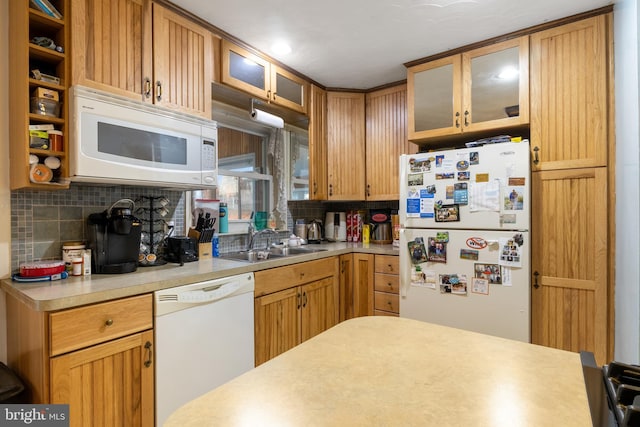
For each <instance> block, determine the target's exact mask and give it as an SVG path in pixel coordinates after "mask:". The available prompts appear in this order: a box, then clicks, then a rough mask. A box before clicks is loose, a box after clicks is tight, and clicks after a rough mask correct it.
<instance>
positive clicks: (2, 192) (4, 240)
mask: <svg viewBox="0 0 640 427" xmlns="http://www.w3.org/2000/svg"><path fill="white" fill-rule="evenodd" d="M9 1H10V0H0V93H1V94H3V95H2V96H1V97H0V141H2V142H0V279H4V278H7V277H9V275H10V273H11V191H10V190H9V144H8V141H9V97H8V93H9V85H8V83H7V82H8V81H9V53H8V52H9V42H8V38H9V29H8V27H9V20H8V15H9ZM6 324H7V320H6V316H5V300H4V293H3V292H0V361H2V362H4V363H6V362H7V328H6V327H5V325H6Z"/></svg>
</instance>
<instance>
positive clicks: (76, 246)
mask: <svg viewBox="0 0 640 427" xmlns="http://www.w3.org/2000/svg"><path fill="white" fill-rule="evenodd" d="M84 249H85V245H84V244H83V243H82V242H67V243H63V244H62V260H63V261H64V263H65V265H66V266H67V271H71V263H72V262H73V259H74V258H82V254H83V253H84Z"/></svg>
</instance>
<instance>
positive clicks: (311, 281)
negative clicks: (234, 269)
mask: <svg viewBox="0 0 640 427" xmlns="http://www.w3.org/2000/svg"><path fill="white" fill-rule="evenodd" d="M255 278H256V299H255V305H254V308H255V347H256V348H255V362H256V366H258V365H260V364H262V363H264V362H266V361H268V360H269V359H272V358H274V357H275V356H277V355H279V354H281V353H284V352H285V351H287V350H289V349H291V348H293V347H295V346H296V345H298V344H300V343H301V342H303V341H306V340H308V339H309V338H311V337H314V336H315V335H318V334H319V333H321V332H323V331H325V330H327V329H329V328H330V327H332V326H334V325H336V324H337V323H338V321H339V312H338V311H339V298H338V289H339V288H338V286H339V270H338V257H330V258H325V259H321V260H316V261H308V262H303V263H299V264H294V265H291V266H286V267H278V268H273V269H269V270H263V271H258V272H256V273H255ZM283 288H284V289H283Z"/></svg>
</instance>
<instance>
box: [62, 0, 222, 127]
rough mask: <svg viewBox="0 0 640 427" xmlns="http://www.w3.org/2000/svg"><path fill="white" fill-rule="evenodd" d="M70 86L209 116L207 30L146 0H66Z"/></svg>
mask: <svg viewBox="0 0 640 427" xmlns="http://www.w3.org/2000/svg"><path fill="white" fill-rule="evenodd" d="M72 9H73V13H72V23H73V26H72V36H71V52H72V84H79V85H83V86H89V87H93V88H96V89H100V90H104V91H108V92H111V93H114V94H116V95H121V96H126V97H129V98H132V99H137V100H142V101H145V102H153V103H155V104H158V105H162V106H165V107H168V108H172V109H176V110H179V111H181V112H185V113H188V114H195V115H199V116H203V117H205V118H211V81H212V79H213V62H212V61H213V60H212V57H213V51H212V37H211V33H210V32H209V31H208V30H206V29H205V28H203V27H201V26H199V25H197V24H196V23H194V22H192V21H190V20H188V19H186V18H183V17H182V16H180V15H178V14H176V13H174V12H172V11H170V10H168V9H166V8H164V7H162V6H160V5H158V4H153V5H152V4H151V2H150V1H149V0H109V1H107V0H72Z"/></svg>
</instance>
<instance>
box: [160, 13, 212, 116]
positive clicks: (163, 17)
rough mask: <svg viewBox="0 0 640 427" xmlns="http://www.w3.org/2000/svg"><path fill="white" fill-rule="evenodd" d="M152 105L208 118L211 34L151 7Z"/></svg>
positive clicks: (209, 108)
mask: <svg viewBox="0 0 640 427" xmlns="http://www.w3.org/2000/svg"><path fill="white" fill-rule="evenodd" d="M153 31H154V35H153V71H154V79H153V80H154V81H153V83H154V88H155V89H154V92H155V93H154V94H153V102H154V103H156V104H159V105H163V106H165V107H169V108H174V109H177V110H180V111H183V112H187V113H191V114H198V115H201V116H204V117H206V118H211V80H212V76H213V70H212V62H211V55H212V54H213V50H212V46H211V41H212V40H211V33H210V32H209V31H208V30H206V29H205V28H203V27H201V26H199V25H197V24H195V23H194V22H192V21H190V20H188V19H186V18H183V17H182V16H180V15H177V14H176V13H174V12H171V11H170V10H168V9H166V8H164V7H162V6H159V5H157V4H154V5H153Z"/></svg>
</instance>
